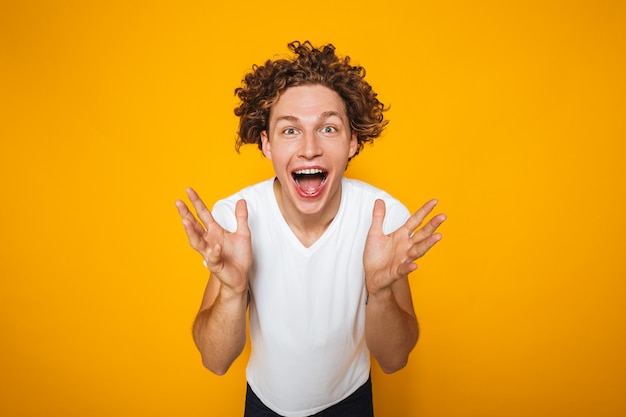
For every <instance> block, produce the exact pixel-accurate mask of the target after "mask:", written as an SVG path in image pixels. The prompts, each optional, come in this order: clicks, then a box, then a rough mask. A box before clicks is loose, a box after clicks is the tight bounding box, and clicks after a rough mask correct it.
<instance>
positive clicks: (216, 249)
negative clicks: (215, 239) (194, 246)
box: [203, 244, 222, 272]
mask: <svg viewBox="0 0 626 417" xmlns="http://www.w3.org/2000/svg"><path fill="white" fill-rule="evenodd" d="M203 263H204V266H206V267H207V268H208V269H209V271H211V272H219V271H218V269H219V268H218V267H219V266H221V265H222V246H221V245H219V244H216V245H215V246H213V247H212V248H210V249H208V250H207V252H206V254H205V255H204V262H203Z"/></svg>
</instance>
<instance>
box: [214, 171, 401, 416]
mask: <svg viewBox="0 0 626 417" xmlns="http://www.w3.org/2000/svg"><path fill="white" fill-rule="evenodd" d="M273 182H274V180H273V179H271V180H267V181H264V182H261V183H259V184H256V185H253V186H250V187H247V188H245V189H243V190H241V191H240V192H238V193H236V194H234V195H232V196H230V197H228V198H226V199H224V200H220V201H218V202H217V203H216V204H215V207H214V208H213V211H212V213H213V216H214V217H215V219H216V221H217V222H218V223H219V224H221V225H222V227H224V228H225V229H227V230H230V231H234V230H235V229H236V219H235V216H234V209H235V203H236V202H237V201H238V200H240V199H244V200H246V203H247V206H248V225H249V227H250V232H251V235H252V253H253V257H254V259H253V263H252V270H251V273H250V277H249V280H250V295H251V298H250V311H249V320H250V337H251V342H252V350H251V356H250V360H249V362H248V367H247V371H246V376H247V379H248V383H249V384H250V387H251V388H252V390H253V391H254V393H255V394H256V395H257V396H258V397H259V398H260V399H261V401H262V402H263V403H264V404H265V405H267V406H268V407H269V408H270V409H272V410H274V411H275V412H276V413H278V414H281V415H284V416H288V417H300V416H309V415H311V414H315V413H317V412H319V411H321V410H323V409H326V408H328V407H330V406H332V405H333V404H336V403H338V402H340V401H341V400H343V399H344V398H346V397H348V396H349V395H350V394H352V393H353V392H354V391H355V390H356V389H357V388H359V387H360V386H361V385H363V384H364V383H365V381H367V379H368V377H369V373H370V358H369V351H368V350H367V346H366V344H365V334H364V333H365V332H364V328H365V327H364V326H365V300H366V290H365V274H364V271H363V249H364V247H365V240H366V236H367V232H368V230H369V228H370V226H371V223H372V210H373V208H374V201H375V200H376V199H383V200H384V201H385V204H386V208H387V210H386V216H385V221H384V224H383V231H384V232H385V233H386V234H389V233H391V232H393V231H394V230H396V229H397V228H398V227H400V226H401V225H402V224H404V222H405V221H406V220H407V219H408V217H409V215H410V213H409V211H408V210H407V208H406V207H405V206H404V205H402V204H401V203H400V202H399V201H397V200H396V199H394V198H392V197H391V196H390V195H389V194H387V193H386V192H384V191H382V190H379V189H377V188H375V187H373V186H371V185H369V184H366V183H364V182H361V181H357V180H352V179H347V178H343V180H342V194H341V203H340V207H339V211H338V213H337V216H336V217H335V218H334V219H333V221H332V222H331V224H330V225H329V227H328V229H326V231H325V232H324V234H323V235H322V236H321V237H320V238H319V239H318V240H317V241H316V242H315V243H314V244H313V245H311V246H310V247H308V248H307V247H305V246H303V245H302V243H301V242H300V241H299V240H298V238H297V237H296V236H295V235H294V233H293V232H292V231H291V229H290V228H289V226H288V225H287V223H286V221H285V219H284V218H283V216H282V214H281V212H280V209H279V207H278V203H277V202H276V198H275V195H274V191H273Z"/></svg>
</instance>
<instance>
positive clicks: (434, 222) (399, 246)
mask: <svg viewBox="0 0 626 417" xmlns="http://www.w3.org/2000/svg"><path fill="white" fill-rule="evenodd" d="M436 205H437V200H431V201H429V202H427V203H426V204H424V205H423V206H422V208H420V209H419V210H417V211H416V212H415V213H414V214H413V215H412V216H411V217H410V218H409V219H408V220H407V221H406V223H404V225H403V226H401V227H400V228H399V229H398V230H396V231H395V232H393V233H391V234H390V235H385V234H384V233H383V220H384V219H385V213H386V208H385V203H384V201H382V200H376V202H375V203H374V212H373V216H372V226H371V227H370V230H369V232H368V234H367V240H366V242H365V251H364V253H363V265H364V268H365V280H366V285H367V290H368V292H369V293H370V294H376V293H377V292H378V291H380V290H383V289H386V288H389V287H390V286H391V285H392V284H393V283H394V282H395V281H397V280H398V279H400V278H402V277H404V276H406V275H408V274H409V273H410V272H412V271H414V270H416V269H417V264H416V263H415V261H416V260H417V259H418V258H421V257H422V256H424V254H425V253H426V252H428V250H429V249H430V248H431V247H433V245H434V244H435V243H437V242H438V241H439V240H441V234H440V233H435V231H436V230H437V228H438V227H439V225H441V223H443V221H444V220H445V219H446V216H445V214H438V215H436V216H434V217H433V218H431V219H430V220H429V221H428V222H427V223H426V224H425V225H424V226H422V227H421V228H419V229H417V228H418V227H419V226H420V225H421V224H422V222H423V221H424V219H425V218H426V216H428V214H429V213H430V212H431V211H432V210H433V208H434V207H435V206H436ZM416 229H417V230H416Z"/></svg>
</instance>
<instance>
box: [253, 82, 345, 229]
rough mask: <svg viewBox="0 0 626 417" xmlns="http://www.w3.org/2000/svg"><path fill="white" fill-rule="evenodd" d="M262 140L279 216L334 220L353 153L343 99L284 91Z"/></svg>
mask: <svg viewBox="0 0 626 417" xmlns="http://www.w3.org/2000/svg"><path fill="white" fill-rule="evenodd" d="M261 140H262V144H263V153H264V154H265V156H266V157H267V158H268V159H270V160H271V161H272V164H273V166H274V171H275V172H276V177H277V179H278V181H277V185H276V188H275V190H276V195H277V199H278V202H279V205H280V206H281V209H282V210H283V213H285V212H286V213H288V214H289V215H316V214H317V215H321V216H325V215H329V216H332V217H334V215H335V214H336V212H337V210H338V209H339V203H340V201H341V179H342V177H343V173H344V171H345V169H346V167H347V165H348V160H349V159H350V158H351V157H352V156H354V154H355V153H356V149H357V139H356V135H353V134H352V133H351V131H350V123H349V121H348V116H347V114H346V109H345V104H344V102H343V100H342V99H341V97H340V96H339V95H338V94H337V93H336V92H334V91H333V90H331V89H329V88H327V87H324V86H321V85H307V86H298V87H291V88H289V89H287V90H286V91H285V92H284V93H283V94H282V95H281V96H280V97H279V99H278V101H277V102H276V103H274V105H273V106H272V110H271V112H270V121H269V129H268V130H267V131H263V133H262V134H261Z"/></svg>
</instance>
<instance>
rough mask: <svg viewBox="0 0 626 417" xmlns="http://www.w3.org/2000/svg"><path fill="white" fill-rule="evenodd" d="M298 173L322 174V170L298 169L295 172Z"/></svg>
mask: <svg viewBox="0 0 626 417" xmlns="http://www.w3.org/2000/svg"><path fill="white" fill-rule="evenodd" d="M295 173H296V174H298V175H311V174H323V173H324V171H322V170H321V169H318V168H308V169H300V170H298V171H296V172H295Z"/></svg>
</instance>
